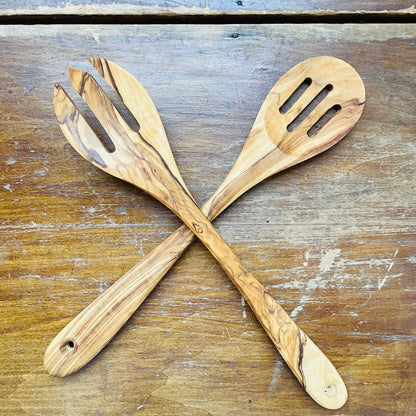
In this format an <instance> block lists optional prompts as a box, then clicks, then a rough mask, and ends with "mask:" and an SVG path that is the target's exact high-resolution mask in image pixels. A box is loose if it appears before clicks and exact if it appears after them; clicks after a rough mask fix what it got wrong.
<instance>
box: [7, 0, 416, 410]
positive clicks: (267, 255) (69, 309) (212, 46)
mask: <svg viewBox="0 0 416 416" xmlns="http://www.w3.org/2000/svg"><path fill="white" fill-rule="evenodd" d="M8 3H10V2H8ZM14 3H15V5H14V7H10V4H5V2H2V3H1V12H0V16H2V23H3V24H2V25H1V26H0V56H1V60H0V91H1V92H0V178H1V183H0V227H1V234H0V244H1V246H0V247H1V251H0V279H1V285H0V304H1V308H0V321H1V326H0V327H1V334H0V370H1V372H0V374H1V377H0V414H1V415H7V416H13V415H73V416H77V415H97V416H99V415H107V416H109V415H136V414H137V415H193V416H205V415H272V414H273V415H274V414H279V415H302V414H303V415H324V414H328V415H351V416H357V415H363V416H364V415H366V416H367V415H382V416H385V415H386V416H387V415H389V416H390V415H414V414H416V399H415V392H416V371H415V370H416V368H415V352H416V348H415V340H416V331H415V290H416V289H415V286H414V282H415V272H416V240H415V234H416V233H415V225H416V221H415V203H416V198H415V190H416V186H415V185H416V180H415V173H416V163H415V162H416V157H415V152H416V128H415V125H416V98H415V93H416V25H415V24H414V23H406V24H404V23H395V24H388V23H377V24H375V23H365V24H355V23H345V24H342V23H338V24H332V23H331V24H329V23H325V24H323V23H311V24H304V23H296V24H295V23H292V24H262V23H256V24H212V25H206V24H204V25H201V24H192V25H178V24H176V25H166V24H159V25H158V24H150V25H146V24H143V25H137V24H94V22H93V23H86V24H82V25H80V24H63V23H62V22H61V23H62V24H53V20H51V23H52V24H41V25H19V24H16V23H17V22H19V19H18V18H17V17H16V16H19V15H25V16H26V17H27V16H30V15H31V14H32V13H33V14H36V13H38V14H42V16H43V18H42V19H43V20H45V21H46V20H47V16H48V13H49V14H50V15H56V14H57V12H56V13H52V12H50V10H51V9H53V8H55V9H56V10H57V9H59V8H61V9H62V8H63V7H64V6H62V4H63V3H60V2H55V1H51V2H49V3H50V8H48V9H47V8H44V9H43V12H42V9H41V8H42V7H43V6H42V5H41V4H40V3H42V2H32V6H30V5H29V6H28V4H27V3H29V2H22V1H15V2H14ZM98 3H102V5H103V7H104V5H105V4H106V3H108V4H110V3H113V2H107V1H103V2H98ZM130 3H131V4H130V6H131V7H133V6H134V7H135V8H136V9H137V10H139V11H140V10H141V11H142V12H143V13H142V15H145V14H146V7H158V8H159V9H160V10H164V11H165V12H166V13H165V14H166V15H167V16H169V13H168V12H169V7H170V8H171V10H173V9H175V7H177V6H169V5H167V6H166V7H165V6H164V4H165V2H151V1H149V2H130ZM142 3H143V4H144V3H146V4H144V6H143V5H142ZM172 3H173V2H172ZM191 3H192V4H191ZM201 3H202V4H201ZM216 3H217V4H216ZM230 3H233V6H232V7H231V6H229V4H228V3H227V2H215V1H210V2H209V6H211V7H208V6H207V4H205V2H201V1H195V2H184V3H183V4H182V3H181V4H182V5H181V6H179V7H180V8H181V9H182V12H180V13H182V14H183V15H184V18H185V17H186V15H187V13H188V12H187V10H188V8H190V7H191V6H192V7H199V8H202V10H203V13H207V14H209V13H210V12H209V10H211V9H217V10H222V12H221V13H222V14H221V15H222V16H223V17H226V15H227V12H226V8H227V7H228V6H229V9H233V8H234V9H235V4H234V3H238V2H230ZM243 3H244V4H245V3H247V5H244V4H243V6H242V7H246V8H250V7H251V9H253V10H254V11H255V13H257V14H258V15H261V14H264V15H267V16H269V17H270V16H271V15H273V16H277V17H279V16H280V17H281V16H282V15H281V14H279V10H290V3H291V2H286V3H285V2H276V3H280V5H279V6H276V7H274V8H273V7H270V9H273V10H271V11H270V13H269V14H267V11H266V12H265V11H264V10H262V9H261V7H260V6H258V4H259V3H261V4H263V3H266V2H251V3H252V6H249V3H250V2H245V1H244V0H243ZM271 3H272V2H271ZM283 3H285V4H283ZM301 3H302V4H306V3H307V2H301ZM310 3H311V4H312V6H311V7H310V8H309V10H311V9H314V10H317V9H319V10H320V14H321V15H326V16H328V15H330V14H333V13H334V10H335V11H336V10H345V8H344V9H343V6H345V5H346V4H352V3H354V5H355V6H354V7H355V10H356V11H359V10H361V11H362V12H363V13H364V12H365V11H363V9H365V7H366V5H367V4H368V3H367V2H358V1H357V2H346V1H340V2H328V1H323V2H319V1H314V2H310ZM329 3H331V4H336V5H337V6H331V4H329ZM369 3H373V5H372V6H371V7H370V6H369V8H368V10H369V9H371V10H372V11H383V10H384V12H382V13H384V14H385V15H386V17H385V19H386V21H389V16H390V15H392V14H394V13H395V12H397V11H398V10H399V11H400V10H401V11H402V12H400V13H402V14H403V15H404V18H406V19H409V18H410V19H412V18H413V17H412V16H414V5H413V6H412V4H411V2H405V1H400V2H396V4H393V6H392V3H391V2H384V1H379V2H369ZM227 4H228V6H227ZM320 4H321V5H322V7H319V5H320ZM81 5H83V6H85V10H87V11H88V10H91V7H95V8H97V2H85V1H84V2H78V1H73V2H71V3H70V4H69V3H68V5H67V12H68V18H70V19H72V20H71V21H72V22H73V21H74V20H76V17H77V16H78V15H82V14H83V13H82V8H81V9H77V10H78V11H77V12H76V13H74V12H72V11H71V10H70V8H71V7H75V6H81ZM113 6H114V5H113ZM113 6H111V7H113ZM307 6H308V5H307V4H306V6H305V7H303V9H302V10H298V9H296V7H292V11H293V13H299V16H302V13H303V10H308V7H307ZM108 7H110V6H108ZM120 7H121V6H120ZM123 7H124V6H123ZM123 7H121V8H120V9H119V10H116V9H114V10H116V11H117V12H118V13H120V11H125V10H127V9H125V8H123ZM126 7H127V6H126ZM141 7H142V9H141ZM164 7H165V8H164ZM262 7H263V8H264V7H265V6H264V5H263V6H262ZM299 7H300V6H299ZM345 7H346V6H345ZM113 8H114V7H113ZM13 10H14V11H15V13H13ZM45 10H47V11H45ZM68 10H69V11H68ZM80 10H81V11H80ZM102 10H104V9H102ZM114 10H113V12H114ZM137 10H136V11H135V12H134V13H136V15H137V14H140V13H139V12H137ZM166 10H167V11H166ZM175 10H176V11H175V13H178V11H177V9H175ZM204 10H205V12H204ZM371 10H370V11H371ZM61 11H62V10H61ZM350 11H351V10H350ZM126 13H127V12H126ZM134 13H133V15H130V17H133V18H134ZM157 13H160V14H161V15H162V14H163V13H162V12H160V11H159V12H157ZM203 13H202V14H203ZM110 14H111V13H110ZM10 16H11V18H13V19H12V20H10V22H11V23H13V24H7V22H8V20H7V19H8V17H10ZM43 20H42V22H43V23H45V22H44V21H43ZM23 22H24V21H23ZM316 55H331V56H336V57H338V58H341V59H344V60H346V61H347V62H349V63H350V64H352V65H353V66H354V67H355V68H356V70H357V71H358V72H359V74H360V75H361V77H362V78H363V80H364V83H365V86H366V93H367V102H366V107H365V110H364V114H363V116H362V118H361V120H360V121H359V123H358V124H357V126H356V127H355V128H354V129H353V130H352V131H351V132H350V133H349V134H348V136H347V137H346V138H345V139H343V140H342V141H341V142H340V143H339V144H337V145H336V146H335V147H334V148H332V149H330V150H329V151H327V152H325V153H323V154H322V155H320V156H318V157H315V158H314V159H311V160H310V161H308V162H305V163H303V164H302V165H299V166H296V167H293V168H291V169H289V170H287V171H285V172H282V173H280V174H278V175H276V176H274V177H272V178H270V179H268V180H266V181H264V182H263V183H261V184H260V185H258V186H257V187H255V188H254V189H252V190H250V191H249V192H247V193H246V194H245V195H244V196H243V197H241V198H240V200H238V201H236V202H235V203H234V204H233V205H232V206H231V207H230V208H229V209H228V210H227V211H226V212H225V213H224V214H223V215H221V216H220V218H219V219H218V220H217V221H216V222H215V224H216V226H217V228H218V230H219V232H220V233H221V234H222V235H223V237H224V239H225V240H226V241H227V242H228V243H229V244H230V245H231V247H232V248H233V249H234V250H235V252H236V253H237V254H238V255H239V256H240V257H241V259H242V260H243V261H244V263H245V264H246V265H247V266H248V268H249V269H250V270H251V271H252V272H253V274H254V275H255V276H256V277H257V278H258V279H259V280H260V281H261V282H262V283H263V284H264V285H265V287H266V288H267V289H268V290H269V291H270V293H271V294H272V295H273V296H274V297H275V298H276V299H278V300H279V302H280V303H281V304H282V305H283V306H284V308H285V309H286V310H287V311H288V312H289V313H290V314H291V316H292V317H293V318H294V319H295V320H296V322H297V323H298V324H299V325H300V326H301V327H302V328H303V329H304V331H305V332H306V333H307V334H308V335H309V336H310V337H311V338H312V339H313V340H314V341H315V342H316V343H317V345H318V346H319V347H320V348H321V349H322V350H323V351H324V352H325V353H326V354H327V356H328V357H329V358H330V359H331V360H332V362H333V363H334V365H335V366H336V367H337V368H338V369H339V371H340V373H341V375H342V377H343V379H344V380H345V383H346V385H347V388H348V391H349V399H348V401H347V403H346V405H345V406H344V407H343V408H342V409H340V410H337V411H329V410H325V409H323V408H321V407H319V406H318V405H316V404H315V403H314V402H313V401H312V400H311V399H310V398H309V397H308V396H307V395H306V394H305V392H304V391H303V389H302V388H301V387H300V386H299V384H298V382H297V381H296V380H295V378H294V377H293V375H292V374H291V373H290V371H289V370H288V368H287V367H286V365H285V364H284V363H283V362H282V359H281V358H280V356H279V355H278V353H277V351H276V349H275V348H274V346H273V345H272V343H271V342H270V341H269V339H268V337H267V335H266V334H265V332H264V331H263V329H262V328H261V326H260V325H259V323H258V322H257V320H256V319H255V317H254V315H253V314H252V312H251V311H250V310H249V307H248V306H247V305H246V304H245V302H244V300H243V299H242V297H241V295H240V294H239V293H238V291H237V290H236V289H235V288H234V287H233V285H232V284H231V283H230V281H229V279H228V278H227V277H226V275H225V274H224V272H223V271H222V270H221V268H220V267H219V265H218V264H217V263H216V262H215V260H214V259H213V258H212V256H211V255H210V254H209V253H208V251H207V250H206V249H205V248H204V247H203V246H202V244H201V243H199V242H194V244H193V245H192V247H191V248H190V249H189V250H188V251H187V252H186V253H185V255H184V256H183V257H182V258H181V259H180V260H179V261H178V262H177V263H176V265H175V266H174V267H173V268H172V269H171V271H170V272H169V273H168V274H167V276H166V278H165V279H164V280H162V282H161V283H160V284H159V285H158V286H157V287H156V289H155V290H154V291H153V292H152V294H151V295H150V296H149V298H148V299H147V300H146V301H145V303H144V304H143V305H142V307H141V308H140V309H139V310H138V311H137V312H136V313H135V314H134V315H133V317H132V318H131V319H130V320H129V321H128V323H127V324H126V325H125V326H124V327H123V329H122V330H121V331H120V332H119V334H118V335H117V336H116V337H115V338H114V339H113V340H112V341H111V342H110V343H109V344H108V346H107V347H106V348H105V349H104V350H103V351H102V352H101V353H100V354H99V355H98V356H97V357H96V358H95V359H94V360H93V361H92V362H91V363H90V364H89V365H87V366H86V367H85V368H83V369H82V370H80V371H79V372H77V373H75V374H74V375H72V376H69V377H66V378H62V379H61V378H55V377H52V376H50V375H48V374H47V373H46V371H45V369H44V368H43V354H44V352H45V349H46V347H47V346H48V344H49V343H50V341H51V340H52V339H53V337H54V336H55V335H56V334H57V333H58V332H59V331H60V330H61V329H62V328H63V327H64V326H65V324H67V323H68V322H69V321H70V320H71V319H72V318H73V317H74V316H75V315H76V314H77V313H78V312H80V311H81V310H82V309H83V308H84V307H85V306H87V305H88V304H89V302H91V301H92V300H94V299H95V298H96V297H97V296H98V295H99V294H100V293H101V292H102V291H104V290H105V289H106V288H107V287H109V286H110V285H111V284H112V283H113V282H114V281H116V280H117V278H119V277H120V276H121V275H122V274H123V273H125V272H126V271H127V270H128V269H129V268H130V267H132V266H133V265H134V264H136V263H137V262H139V261H140V260H141V259H142V258H143V257H144V256H145V255H146V254H147V253H149V252H150V251H151V250H152V248H154V247H156V246H157V245H158V243H160V242H161V241H162V240H163V239H164V238H166V237H167V236H168V235H169V234H170V233H171V232H172V231H174V230H175V229H176V228H177V227H178V226H179V225H180V222H179V220H178V219H176V218H175V217H174V215H173V214H171V213H170V212H169V211H168V210H167V209H166V208H164V207H163V206H162V205H161V204H160V203H158V202H157V201H156V200H154V199H152V198H151V197H150V196H147V195H146V194H144V193H143V192H141V191H139V190H137V189H135V188H133V187H132V186H130V185H128V184H126V183H123V182H121V181H119V180H117V179H114V178H113V177H110V176H109V175H107V174H105V173H104V172H102V171H100V170H98V169H96V168H95V167H93V166H92V165H90V164H89V163H87V162H86V161H85V160H83V159H82V158H81V157H80V156H78V154H76V152H75V151H74V150H73V149H72V148H71V146H70V145H69V144H68V143H67V142H66V140H65V139H64V137H63V135H62V133H61V131H60V129H59V127H58V125H57V122H56V120H55V117H54V113H53V107H52V93H53V86H54V83H55V81H60V82H62V84H63V85H64V86H66V87H68V90H70V87H69V81H68V77H67V74H66V67H67V66H75V67H79V68H88V67H89V64H88V62H86V58H87V57H88V56H102V57H105V58H108V59H110V60H113V61H115V62H117V63H119V64H120V65H122V66H124V67H125V68H126V69H128V70H129V71H130V72H131V73H133V74H134V75H135V76H136V77H137V78H138V79H139V80H140V81H141V82H142V84H143V85H144V86H145V87H146V89H147V91H148V92H149V94H150V95H151V97H152V99H153V100H154V102H155V104H156V106H157V107H158V109H159V112H160V114H161V117H162V120H163V123H164V125H165V127H166V130H167V134H168V137H169V140H170V143H171V146H172V149H173V153H174V155H175V158H176V160H177V163H178V166H179V168H180V170H181V172H182V174H183V177H184V179H185V181H186V183H187V184H188V187H189V188H190V190H191V192H192V193H193V195H194V197H195V199H196V200H197V202H198V203H200V204H202V203H203V202H204V201H205V200H207V199H208V198H209V196H210V195H211V194H212V193H213V192H214V191H215V189H216V188H217V187H218V186H219V184H220V182H221V181H222V179H223V178H224V177H225V175H226V173H227V172H228V171H229V169H230V168H231V166H232V165H233V163H234V161H235V159H236V157H237V156H238V154H239V152H240V150H241V147H242V145H243V143H244V141H245V138H246V137H247V135H248V132H249V130H250V127H251V124H252V123H253V121H254V119H255V116H256V114H257V111H258V109H259V108H260V106H261V104H262V102H263V100H264V98H265V96H266V94H267V93H268V91H269V90H270V88H271V87H272V86H273V85H274V83H275V82H276V81H277V80H278V79H279V77H280V76H281V75H282V74H283V73H285V72H286V71H287V70H288V69H289V68H291V67H292V66H293V65H295V64H296V63H298V62H299V61H301V60H303V59H306V58H308V57H310V56H316ZM72 95H73V96H74V94H72Z"/></svg>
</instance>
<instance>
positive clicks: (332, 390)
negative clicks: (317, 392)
mask: <svg viewBox="0 0 416 416" xmlns="http://www.w3.org/2000/svg"><path fill="white" fill-rule="evenodd" d="M324 393H325V395H326V396H328V397H334V396H335V395H336V394H337V386H336V385H335V384H328V385H326V386H325V388H324Z"/></svg>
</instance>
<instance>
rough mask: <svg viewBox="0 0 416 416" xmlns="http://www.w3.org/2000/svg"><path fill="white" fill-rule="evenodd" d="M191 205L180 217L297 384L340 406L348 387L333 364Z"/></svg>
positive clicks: (323, 403) (321, 400) (326, 403)
mask: <svg viewBox="0 0 416 416" xmlns="http://www.w3.org/2000/svg"><path fill="white" fill-rule="evenodd" d="M194 207H195V208H192V209H191V211H192V212H191V214H189V213H187V214H186V215H184V216H183V218H182V217H181V219H182V220H183V221H184V222H185V223H186V224H187V225H188V227H189V228H191V229H192V231H193V232H194V234H195V235H196V236H197V237H198V238H199V239H200V240H201V242H202V243H203V244H204V245H205V246H206V247H207V248H208V250H209V251H210V252H211V254H212V255H213V256H214V257H215V259H216V260H217V261H218V262H219V263H220V265H221V267H222V268H223V269H224V271H225V272H226V273H227V275H228V276H229V278H230V279H231V281H232V282H233V283H234V285H235V286H236V287H237V288H238V290H239V291H240V293H241V294H242V295H243V296H244V298H245V299H246V301H247V303H248V304H249V305H250V307H251V309H252V310H253V312H254V314H255V315H256V317H257V319H258V320H259V321H260V323H261V324H262V326H263V328H264V329H265V330H266V332H267V334H268V335H269V337H270V338H271V340H272V341H273V343H274V345H275V346H276V348H277V349H278V351H279V353H280V354H281V356H282V357H283V359H284V360H285V361H286V363H287V364H288V366H289V368H290V369H291V370H292V372H293V374H294V375H295V376H296V378H297V379H298V381H299V382H300V384H301V385H302V386H303V387H304V389H305V390H306V392H307V393H308V394H309V395H310V396H311V397H312V399H314V400H315V401H316V402H317V403H318V404H320V405H321V406H323V407H326V408H328V409H338V408H340V407H341V406H343V405H344V403H345V401H346V400H347V389H346V387H345V384H344V382H343V380H342V378H341V376H340V375H339V374H338V372H337V370H336V369H335V367H334V366H333V365H332V363H331V362H330V361H329V359H328V358H327V357H326V356H325V354H324V353H323V352H322V351H321V350H320V349H319V348H318V347H317V346H316V345H315V344H314V343H313V342H312V341H311V340H310V339H309V338H308V336H307V335H306V334H305V333H304V332H303V331H302V330H301V329H300V328H299V327H298V326H297V325H296V324H295V322H294V321H293V320H292V319H291V318H290V316H289V315H288V314H287V313H286V312H285V311H284V309H283V308H282V307H281V306H280V305H279V304H278V303H277V302H276V300H275V299H273V298H272V296H271V295H270V294H269V293H268V292H267V290H266V289H265V288H264V287H263V285H262V284H261V283H260V282H259V281H258V280H257V279H256V278H255V277H254V276H253V275H252V274H251V273H250V272H249V271H248V269H247V268H246V267H245V266H244V265H243V263H242V262H241V261H240V259H239V258H238V257H237V256H236V255H235V254H234V253H233V251H232V250H231V248H230V247H229V246H228V245H227V244H226V243H225V241H224V240H223V239H222V237H221V236H220V234H219V233H218V232H217V231H216V229H215V228H214V226H213V225H212V224H211V223H210V222H209V220H208V219H207V218H206V217H205V216H204V215H203V213H202V212H201V211H200V210H199V208H198V207H197V206H196V205H194ZM188 208H189V207H188Z"/></svg>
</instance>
